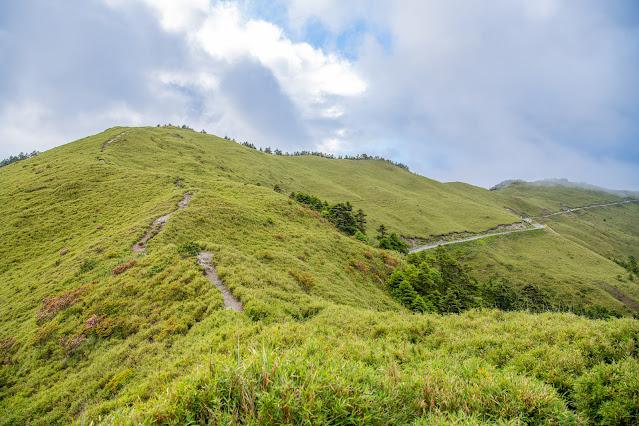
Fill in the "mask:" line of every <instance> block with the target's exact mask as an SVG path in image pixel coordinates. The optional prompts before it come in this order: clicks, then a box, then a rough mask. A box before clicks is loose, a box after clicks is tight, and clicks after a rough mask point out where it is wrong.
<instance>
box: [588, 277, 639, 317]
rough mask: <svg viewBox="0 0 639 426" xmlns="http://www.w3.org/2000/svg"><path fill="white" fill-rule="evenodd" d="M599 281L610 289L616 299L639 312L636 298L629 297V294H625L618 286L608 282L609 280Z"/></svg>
mask: <svg viewBox="0 0 639 426" xmlns="http://www.w3.org/2000/svg"><path fill="white" fill-rule="evenodd" d="M597 282H598V283H599V284H601V286H602V287H603V288H605V289H606V290H608V292H609V293H610V294H612V295H613V296H614V298H615V299H617V300H618V301H620V302H621V303H623V304H624V305H626V306H627V307H629V308H630V309H632V310H633V311H635V312H639V305H638V304H637V302H635V301H634V300H632V299H631V298H629V297H628V296H626V295H625V294H623V293H622V292H621V291H619V290H617V289H616V288H614V287H613V286H611V285H610V284H608V283H607V282H604V281H597Z"/></svg>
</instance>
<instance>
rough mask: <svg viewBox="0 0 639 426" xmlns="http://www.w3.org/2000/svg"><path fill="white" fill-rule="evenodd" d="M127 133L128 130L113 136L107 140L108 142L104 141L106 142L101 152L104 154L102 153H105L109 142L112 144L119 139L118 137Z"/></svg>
mask: <svg viewBox="0 0 639 426" xmlns="http://www.w3.org/2000/svg"><path fill="white" fill-rule="evenodd" d="M127 132H128V130H126V131H124V132H122V133H120V134H119V135H115V136H113V137H112V138H111V139H109V140H108V141H106V142H105V143H104V145H103V146H102V152H104V151H105V150H106V149H107V148H108V147H109V144H110V143H111V142H113V141H114V140H116V139H117V138H119V137H120V136H122V135H124V134H126V133H127ZM100 161H102V162H103V163H104V160H100Z"/></svg>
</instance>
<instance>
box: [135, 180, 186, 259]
mask: <svg viewBox="0 0 639 426" xmlns="http://www.w3.org/2000/svg"><path fill="white" fill-rule="evenodd" d="M193 194H195V193H194V192H186V193H185V194H184V198H183V199H182V201H180V202H179V203H178V208H177V209H175V210H173V211H172V212H171V213H168V214H165V215H164V216H160V217H158V218H157V219H155V220H154V221H153V223H152V224H151V226H150V227H149V230H148V231H146V234H144V237H142V239H141V240H140V241H138V242H137V243H135V244H133V247H131V251H132V252H133V253H135V254H139V253H144V254H146V244H147V243H148V241H149V240H150V239H151V238H153V237H155V236H156V235H157V234H159V233H160V232H162V230H163V229H164V227H165V226H166V221H167V220H169V218H170V217H171V215H173V213H175V212H176V211H178V210H182V209H183V208H185V207H186V206H187V205H188V204H189V201H190V200H191V197H193Z"/></svg>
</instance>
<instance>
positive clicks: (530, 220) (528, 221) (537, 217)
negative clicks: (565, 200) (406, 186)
mask: <svg viewBox="0 0 639 426" xmlns="http://www.w3.org/2000/svg"><path fill="white" fill-rule="evenodd" d="M633 202H637V200H624V201H618V202H615V203H605V204H594V205H590V206H584V207H575V208H572V209H567V210H563V211H560V212H555V213H550V214H547V215H542V216H534V217H528V218H525V219H524V221H525V222H527V223H529V224H531V225H532V226H533V227H532V228H526V229H514V230H511V231H500V232H493V233H490V234H484V235H475V236H474V237H468V238H462V239H460V240H455V241H442V242H437V243H435V244H430V245H427V246H421V247H415V248H414V249H412V250H409V251H408V253H417V252H419V251H422V250H428V249H432V248H435V247H437V246H444V245H448V244H455V243H462V242H464V241H473V240H478V239H480V238H486V237H493V236H495V235H505V234H512V233H513V232H526V231H534V230H536V229H544V228H547V226H546V225H540V224H538V223H534V222H533V221H532V220H533V219H541V218H545V217H550V216H555V215H558V214H564V213H570V212H574V211H577V210H584V209H592V208H594V207H606V206H614V205H617V204H625V203H633Z"/></svg>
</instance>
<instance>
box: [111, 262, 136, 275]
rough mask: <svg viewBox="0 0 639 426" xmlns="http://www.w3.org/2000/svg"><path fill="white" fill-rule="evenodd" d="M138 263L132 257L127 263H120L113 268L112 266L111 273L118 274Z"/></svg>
mask: <svg viewBox="0 0 639 426" xmlns="http://www.w3.org/2000/svg"><path fill="white" fill-rule="evenodd" d="M137 264H138V261H137V260H135V259H133V260H132V261H130V262H127V263H123V264H121V265H118V266H116V267H115V268H113V271H112V272H113V275H120V274H121V273H122V272H124V271H126V270H127V269H129V268H132V267H134V266H135V265H137Z"/></svg>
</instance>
